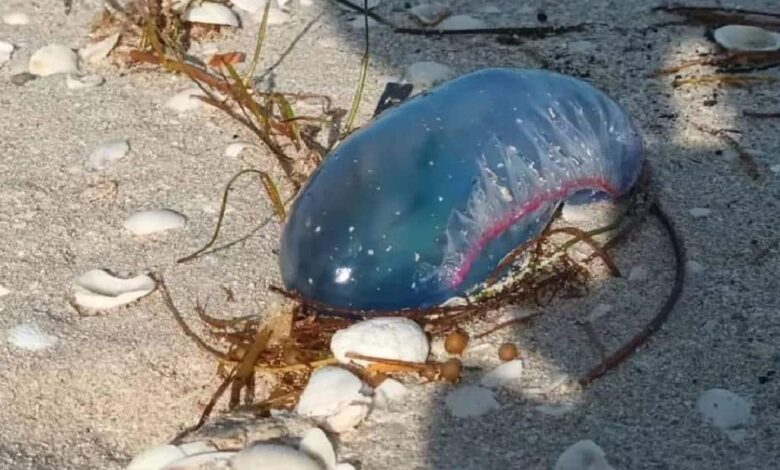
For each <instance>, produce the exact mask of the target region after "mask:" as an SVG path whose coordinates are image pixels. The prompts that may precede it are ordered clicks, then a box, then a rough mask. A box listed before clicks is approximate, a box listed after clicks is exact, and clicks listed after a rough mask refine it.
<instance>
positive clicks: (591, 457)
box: [554, 440, 614, 470]
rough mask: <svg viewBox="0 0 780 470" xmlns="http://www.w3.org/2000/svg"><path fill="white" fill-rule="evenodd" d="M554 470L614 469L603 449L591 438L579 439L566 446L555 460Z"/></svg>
mask: <svg viewBox="0 0 780 470" xmlns="http://www.w3.org/2000/svg"><path fill="white" fill-rule="evenodd" d="M554 470H614V469H613V468H612V467H611V466H610V465H609V464H608V463H607V459H606V454H604V451H603V450H602V449H601V447H599V446H598V445H596V443H595V442H593V441H591V440H583V441H579V442H577V443H576V444H574V445H572V446H571V447H569V448H567V449H566V450H565V451H563V453H562V454H561V455H560V457H558V461H557V462H555V469H554Z"/></svg>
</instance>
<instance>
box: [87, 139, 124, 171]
mask: <svg viewBox="0 0 780 470" xmlns="http://www.w3.org/2000/svg"><path fill="white" fill-rule="evenodd" d="M129 151H130V143H129V142H128V141H127V140H125V139H111V140H107V141H105V142H103V143H102V144H100V145H98V146H97V147H96V148H95V150H93V151H92V153H90V154H89V157H88V158H87V168H89V169H90V170H92V171H98V170H102V169H104V168H106V167H107V166H108V165H109V164H110V163H111V162H115V161H117V160H119V159H121V158H124V157H125V155H127V152H129Z"/></svg>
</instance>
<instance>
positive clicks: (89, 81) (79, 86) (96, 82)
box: [65, 73, 106, 90]
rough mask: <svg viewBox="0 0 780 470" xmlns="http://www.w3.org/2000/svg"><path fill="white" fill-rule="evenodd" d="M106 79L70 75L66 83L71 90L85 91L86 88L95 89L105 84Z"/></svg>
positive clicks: (93, 76) (96, 76) (94, 76)
mask: <svg viewBox="0 0 780 470" xmlns="http://www.w3.org/2000/svg"><path fill="white" fill-rule="evenodd" d="M105 81H106V80H105V79H104V78H103V77H101V76H100V75H76V74H73V73H69V74H68V76H67V78H66V79H65V83H66V84H67V86H68V89H69V90H83V89H85V88H94V87H96V86H100V85H102V84H103V83H105Z"/></svg>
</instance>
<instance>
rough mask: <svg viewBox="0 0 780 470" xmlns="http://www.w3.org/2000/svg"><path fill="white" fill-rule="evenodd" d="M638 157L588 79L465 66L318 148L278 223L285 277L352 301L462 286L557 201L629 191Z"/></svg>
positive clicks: (613, 109) (397, 305)
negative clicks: (313, 166)
mask: <svg viewBox="0 0 780 470" xmlns="http://www.w3.org/2000/svg"><path fill="white" fill-rule="evenodd" d="M643 155H644V151H643V146H642V140H641V137H640V135H639V134H638V132H637V131H636V129H635V128H634V126H633V124H632V122H631V119H630V118H629V117H628V116H627V114H626V113H625V112H624V111H623V109H622V108H621V107H620V106H619V105H618V104H616V103H615V102H614V101H613V100H612V99H610V98H609V97H608V96H606V95H605V94H604V93H602V92H600V91H599V90H596V89H595V88H593V87H591V86H590V85H588V84H587V83H585V82H582V81H580V80H577V79H574V78H571V77H567V76H564V75H559V74H555V73H550V72H545V71H540V70H518V69H485V70H480V71H477V72H473V73H470V74H468V75H464V76H462V77H459V78H456V79H454V80H451V81H449V82H447V83H444V84H442V85H440V86H439V87H437V88H435V89H433V90H432V91H430V92H427V93H424V94H422V95H419V96H417V97H415V98H412V99H411V100H409V101H407V102H405V103H403V104H401V105H400V106H398V107H397V108H394V109H390V110H388V111H386V112H385V113H383V114H382V115H380V116H379V117H378V118H377V119H376V120H374V121H373V122H371V123H370V124H369V125H367V126H366V127H365V128H363V129H361V130H359V131H357V132H355V133H354V134H352V135H351V136H349V138H347V139H346V140H345V141H344V142H343V143H341V145H339V146H338V147H337V148H336V149H335V150H334V151H333V152H332V153H331V154H330V155H329V156H328V157H327V158H326V159H325V161H324V162H323V164H322V165H321V166H320V168H319V169H318V170H317V171H316V172H315V173H314V174H313V175H312V177H311V178H310V179H309V181H308V182H307V184H306V185H305V186H304V187H303V188H302V190H301V192H300V194H299V196H298V198H297V199H296V201H295V203H294V205H293V207H292V210H291V212H290V215H289V219H288V221H287V224H286V226H285V227H284V232H283V234H282V240H281V251H280V263H281V273H282V278H283V281H284V284H285V286H286V287H287V288H288V289H291V290H295V291H297V292H299V293H300V294H301V295H302V296H304V297H305V298H308V299H312V300H316V301H320V302H324V303H326V304H330V305H334V306H341V307H348V308H354V309H376V310H390V309H401V308H407V307H415V308H419V307H428V306H432V305H436V304H439V303H441V302H443V301H444V300H446V299H448V298H450V297H452V296H458V295H465V294H468V293H469V292H471V291H472V290H473V289H475V288H476V287H478V286H479V284H480V283H481V282H483V281H484V280H485V279H486V278H487V276H489V275H490V273H491V272H492V271H493V270H494V268H495V267H496V265H497V264H498V263H499V262H500V261H501V259H502V258H503V257H504V256H505V255H507V254H508V253H509V252H510V251H512V250H513V249H514V248H515V247H516V246H518V245H519V244H521V243H523V242H525V241H527V240H529V239H532V238H534V237H537V236H538V235H539V234H540V232H541V231H542V230H543V229H544V227H545V226H546V225H547V224H548V222H549V221H550V219H551V218H552V216H553V213H554V211H555V209H556V208H557V207H558V205H559V204H560V203H561V202H563V201H565V200H569V201H577V202H578V203H582V202H587V201H588V200H593V199H595V198H600V197H603V196H605V195H606V196H609V197H618V196H620V195H623V194H625V193H626V192H627V191H629V190H630V188H631V187H632V185H633V184H634V183H635V181H636V180H637V178H638V175H639V172H640V169H641V166H642V161H643Z"/></svg>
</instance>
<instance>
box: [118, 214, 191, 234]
mask: <svg viewBox="0 0 780 470" xmlns="http://www.w3.org/2000/svg"><path fill="white" fill-rule="evenodd" d="M186 223H187V218H186V217H184V216H183V215H181V214H179V213H178V212H175V211H172V210H170V209H149V210H143V211H139V212H136V213H135V214H133V215H131V216H130V217H128V218H127V220H125V224H124V226H125V228H126V229H127V230H128V231H129V232H130V233H132V234H133V235H150V234H153V233H158V232H163V231H165V230H173V229H177V228H181V227H184V225H185V224H186Z"/></svg>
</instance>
